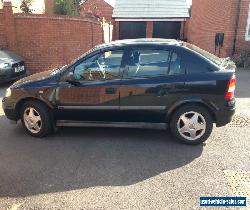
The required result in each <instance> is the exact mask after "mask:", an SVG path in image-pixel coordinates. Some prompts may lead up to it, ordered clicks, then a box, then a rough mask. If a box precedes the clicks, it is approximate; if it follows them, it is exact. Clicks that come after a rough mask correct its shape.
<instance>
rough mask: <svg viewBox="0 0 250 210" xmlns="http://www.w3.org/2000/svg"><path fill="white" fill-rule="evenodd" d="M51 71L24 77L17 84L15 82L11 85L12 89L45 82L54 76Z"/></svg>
mask: <svg viewBox="0 0 250 210" xmlns="http://www.w3.org/2000/svg"><path fill="white" fill-rule="evenodd" d="M53 71H54V70H49V71H43V72H40V73H36V74H32V75H30V76H28V77H24V78H23V79H20V80H18V81H17V82H15V83H14V84H13V85H12V88H17V87H20V86H22V85H25V84H27V83H33V82H38V81H43V80H46V79H48V78H51V77H53V76H54V74H53Z"/></svg>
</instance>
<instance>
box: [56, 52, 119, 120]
mask: <svg viewBox="0 0 250 210" xmlns="http://www.w3.org/2000/svg"><path fill="white" fill-rule="evenodd" d="M122 58H123V50H115V51H109V50H108V51H103V52H100V53H97V54H95V55H93V56H92V57H90V58H88V59H86V60H83V61H82V62H78V63H77V64H76V65H75V66H74V67H73V75H74V79H75V81H76V82H78V83H76V85H73V84H69V83H67V82H62V83H61V86H60V87H59V88H57V92H56V98H57V99H56V102H57V105H58V114H57V119H58V120H84V121H113V120H114V118H115V117H116V113H117V112H119V85H120V80H121V78H120V65H121V61H122Z"/></svg>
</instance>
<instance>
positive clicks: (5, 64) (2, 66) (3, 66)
mask: <svg viewBox="0 0 250 210" xmlns="http://www.w3.org/2000/svg"><path fill="white" fill-rule="evenodd" d="M9 66H10V64H9V63H0V69H4V68H7V67H9Z"/></svg>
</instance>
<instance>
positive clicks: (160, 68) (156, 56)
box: [123, 50, 181, 78]
mask: <svg viewBox="0 0 250 210" xmlns="http://www.w3.org/2000/svg"><path fill="white" fill-rule="evenodd" d="M125 57H126V65H125V66H124V69H123V78H133V77H155V76H166V75H167V74H170V75H173V74H179V73H181V69H180V57H179V56H178V55H177V53H174V52H171V51H169V50H128V51H127V52H126V56H125Z"/></svg>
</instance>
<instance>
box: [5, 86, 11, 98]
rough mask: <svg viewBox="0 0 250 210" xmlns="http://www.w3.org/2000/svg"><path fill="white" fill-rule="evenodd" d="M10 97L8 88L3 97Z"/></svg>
mask: <svg viewBox="0 0 250 210" xmlns="http://www.w3.org/2000/svg"><path fill="white" fill-rule="evenodd" d="M10 96H11V89H10V88H8V89H7V90H6V92H5V97H10Z"/></svg>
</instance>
